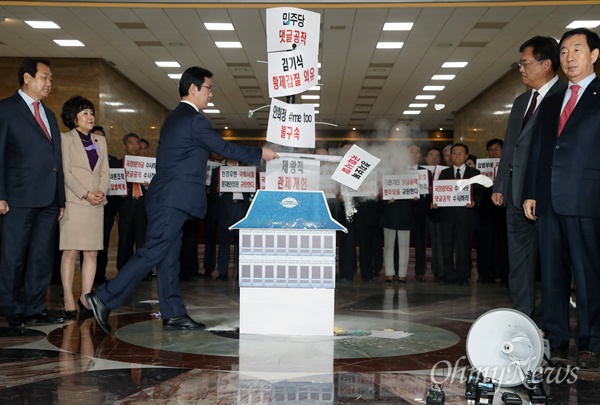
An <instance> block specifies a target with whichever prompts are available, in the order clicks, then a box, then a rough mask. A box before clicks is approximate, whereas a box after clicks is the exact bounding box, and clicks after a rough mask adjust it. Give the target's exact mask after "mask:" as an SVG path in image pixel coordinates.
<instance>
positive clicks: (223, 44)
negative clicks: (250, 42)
mask: <svg viewBox="0 0 600 405" xmlns="http://www.w3.org/2000/svg"><path fill="white" fill-rule="evenodd" d="M215 45H216V46H217V48H241V47H242V43H241V42H239V41H216V42H215Z"/></svg>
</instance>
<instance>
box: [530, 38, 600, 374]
mask: <svg viewBox="0 0 600 405" xmlns="http://www.w3.org/2000/svg"><path fill="white" fill-rule="evenodd" d="M559 52H560V65H561V68H562V70H563V71H564V73H565V74H566V75H567V77H568V79H569V87H568V89H567V90H566V92H559V93H556V94H555V95H553V96H551V97H549V98H548V99H547V100H546V101H545V102H544V103H543V104H542V105H541V106H540V112H539V117H538V120H537V122H536V126H535V129H534V143H533V144H532V149H531V153H530V160H529V165H528V174H527V178H526V180H525V187H524V192H523V197H524V199H525V201H524V203H523V209H524V211H525V215H526V216H527V218H529V219H532V220H536V219H537V222H538V230H539V246H540V259H541V266H542V305H543V311H544V323H543V329H544V332H545V334H546V336H547V338H548V339H549V341H550V346H551V349H552V350H555V351H562V352H566V351H567V350H568V346H569V286H570V281H571V271H572V272H573V276H574V279H575V284H576V286H577V338H576V343H577V347H578V349H579V356H578V360H577V365H578V366H579V367H581V368H596V367H598V365H599V361H598V355H599V353H600V295H599V294H598V287H599V286H600V159H599V156H600V80H599V79H598V78H597V77H596V74H595V73H594V65H595V64H596V61H597V60H598V54H599V52H600V39H599V37H598V34H596V33H594V32H592V31H590V30H588V29H585V28H578V29H574V30H571V31H568V32H566V33H565V34H564V35H563V37H562V38H561V40H560V43H559Z"/></svg>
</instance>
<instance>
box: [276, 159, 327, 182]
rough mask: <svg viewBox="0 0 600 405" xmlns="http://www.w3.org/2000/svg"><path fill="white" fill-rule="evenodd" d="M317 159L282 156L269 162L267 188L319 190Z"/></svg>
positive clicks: (318, 165) (318, 164)
mask: <svg viewBox="0 0 600 405" xmlns="http://www.w3.org/2000/svg"><path fill="white" fill-rule="evenodd" d="M319 167H320V163H319V161H317V160H307V159H294V158H290V157H280V158H279V159H272V160H269V161H268V162H267V175H266V185H265V190H319Z"/></svg>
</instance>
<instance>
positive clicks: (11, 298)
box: [0, 59, 65, 327]
mask: <svg viewBox="0 0 600 405" xmlns="http://www.w3.org/2000/svg"><path fill="white" fill-rule="evenodd" d="M19 84H20V85H21V89H20V90H19V91H18V92H17V93H15V94H14V95H13V96H11V97H8V98H5V99H4V100H2V101H0V215H4V218H3V225H2V234H3V235H4V237H3V238H2V242H1V245H0V302H1V303H2V310H3V312H4V316H5V317H6V320H7V322H8V324H9V325H10V326H17V327H23V326H26V325H27V324H29V323H62V322H64V319H63V318H61V317H57V316H55V315H53V314H51V313H50V312H48V310H47V308H46V303H45V297H46V290H47V289H48V286H49V285H50V279H51V277H52V264H53V260H54V238H55V236H56V226H57V223H58V221H59V220H60V219H61V217H62V215H63V211H64V207H65V185H64V177H63V166H62V153H61V142H60V141H61V140H60V130H59V128H58V122H57V121H56V117H55V115H54V113H53V112H52V111H50V109H49V108H47V107H46V106H44V105H43V104H42V103H41V102H40V101H41V100H42V99H44V98H46V97H48V95H49V94H50V90H51V87H52V71H51V70H50V62H49V61H47V60H44V59H26V60H24V61H23V62H22V63H21V66H20V67H19ZM24 263H26V267H25V268H23V267H24V266H23V264H24ZM21 283H23V284H24V287H25V292H24V294H23V297H24V300H21V298H20V296H21V293H20V287H21Z"/></svg>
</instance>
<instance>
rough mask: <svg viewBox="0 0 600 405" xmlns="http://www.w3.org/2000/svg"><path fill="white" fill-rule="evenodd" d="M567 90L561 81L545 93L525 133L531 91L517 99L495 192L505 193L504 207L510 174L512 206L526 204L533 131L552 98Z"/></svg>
mask: <svg viewBox="0 0 600 405" xmlns="http://www.w3.org/2000/svg"><path fill="white" fill-rule="evenodd" d="M566 88H567V85H566V84H565V83H564V82H563V81H562V80H560V79H558V81H557V82H556V83H554V85H553V86H552V87H551V88H550V90H548V93H546V95H545V96H544V98H543V99H542V101H541V103H540V105H539V106H538V108H536V110H535V111H534V113H533V115H532V116H531V118H530V119H529V122H527V125H525V128H523V130H522V131H521V126H522V125H523V118H524V117H525V112H526V110H527V107H528V104H529V99H530V98H531V91H526V92H525V93H523V94H521V95H519V96H518V97H517V98H516V99H515V101H514V103H513V107H512V109H511V112H510V117H509V118H508V126H507V127H506V136H505V137H504V147H503V148H502V158H501V159H500V166H499V167H498V172H497V174H496V182H495V183H494V189H493V191H494V192H495V193H502V195H503V196H504V203H503V205H504V206H506V203H507V201H508V197H507V196H508V187H509V184H510V176H511V174H512V190H511V192H512V199H513V204H514V205H515V207H520V206H521V204H522V203H523V198H522V194H523V182H524V179H525V171H526V169H527V160H528V159H529V151H530V149H531V142H532V137H533V127H534V125H535V123H536V121H537V117H538V114H539V111H540V108H541V105H542V104H543V103H544V102H545V100H546V99H547V98H548V97H551V96H552V95H553V94H556V93H558V92H563V94H564V91H565V90H566Z"/></svg>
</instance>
